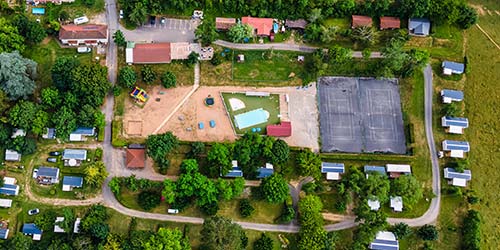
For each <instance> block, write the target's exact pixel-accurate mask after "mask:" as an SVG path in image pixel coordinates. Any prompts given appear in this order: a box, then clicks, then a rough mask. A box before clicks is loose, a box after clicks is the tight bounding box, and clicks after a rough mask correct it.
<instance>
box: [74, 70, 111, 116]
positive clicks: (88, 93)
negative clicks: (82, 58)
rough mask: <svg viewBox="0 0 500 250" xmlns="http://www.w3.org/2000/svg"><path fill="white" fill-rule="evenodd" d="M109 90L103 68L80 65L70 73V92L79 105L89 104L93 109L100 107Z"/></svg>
mask: <svg viewBox="0 0 500 250" xmlns="http://www.w3.org/2000/svg"><path fill="white" fill-rule="evenodd" d="M110 88H111V84H110V83H109V81H108V70H107V68H106V67H105V66H101V65H100V64H82V65H79V66H78V67H76V68H74V69H73V70H72V71H71V74H70V90H71V92H72V93H73V94H74V95H75V96H76V97H77V99H78V101H79V104H80V105H84V104H89V105H92V106H93V107H95V108H97V107H99V106H101V105H102V104H103V102H104V97H105V96H106V94H107V93H108V91H109V90H110Z"/></svg>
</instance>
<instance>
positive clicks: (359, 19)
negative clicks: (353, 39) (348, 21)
mask: <svg viewBox="0 0 500 250" xmlns="http://www.w3.org/2000/svg"><path fill="white" fill-rule="evenodd" d="M361 26H368V27H370V26H372V18H371V17H369V16H358V15H352V27H353V28H356V27H361Z"/></svg>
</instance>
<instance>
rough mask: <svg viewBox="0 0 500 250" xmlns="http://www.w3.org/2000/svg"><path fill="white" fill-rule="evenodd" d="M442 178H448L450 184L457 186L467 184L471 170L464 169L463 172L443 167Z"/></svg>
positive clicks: (470, 176)
mask: <svg viewBox="0 0 500 250" xmlns="http://www.w3.org/2000/svg"><path fill="white" fill-rule="evenodd" d="M444 178H445V179H448V180H450V184H451V185H453V186H457V187H465V186H467V182H468V181H470V180H471V179H472V175H471V171H470V170H469V169H465V170H464V172H463V173H461V172H458V171H456V170H455V169H454V168H445V169H444Z"/></svg>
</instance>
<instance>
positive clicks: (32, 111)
mask: <svg viewBox="0 0 500 250" xmlns="http://www.w3.org/2000/svg"><path fill="white" fill-rule="evenodd" d="M37 111H38V108H37V106H36V105H35V104H34V103H33V102H29V101H24V100H22V101H19V102H18V103H16V105H14V107H12V109H11V110H10V112H9V121H10V124H11V125H12V126H13V127H16V128H20V129H24V130H26V131H28V130H31V126H32V125H33V119H35V115H36V113H37Z"/></svg>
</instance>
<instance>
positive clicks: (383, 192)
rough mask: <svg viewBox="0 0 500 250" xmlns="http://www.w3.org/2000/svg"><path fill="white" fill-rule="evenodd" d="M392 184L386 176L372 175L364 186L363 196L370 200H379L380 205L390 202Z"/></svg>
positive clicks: (375, 173)
mask: <svg viewBox="0 0 500 250" xmlns="http://www.w3.org/2000/svg"><path fill="white" fill-rule="evenodd" d="M390 188H391V186H390V182H389V179H387V176H386V175H381V174H379V173H377V172H374V173H370V174H369V175H368V178H367V179H366V180H365V182H364V183H363V186H362V192H363V196H364V197H366V198H368V199H378V200H379V201H380V203H382V204H383V203H385V202H387V201H388V200H389V191H390Z"/></svg>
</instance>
